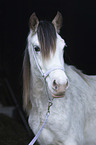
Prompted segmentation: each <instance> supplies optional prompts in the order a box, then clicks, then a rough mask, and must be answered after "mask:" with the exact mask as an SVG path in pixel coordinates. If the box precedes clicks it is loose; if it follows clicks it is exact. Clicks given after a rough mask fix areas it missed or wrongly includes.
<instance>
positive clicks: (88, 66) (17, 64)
mask: <svg viewBox="0 0 96 145" xmlns="http://www.w3.org/2000/svg"><path fill="white" fill-rule="evenodd" d="M57 11H60V12H61V13H62V15H63V27H62V29H61V33H60V34H61V36H62V37H63V38H64V39H65V41H66V44H67V48H66V49H65V62H66V63H68V64H72V65H74V66H76V67H77V68H79V69H81V70H82V71H83V72H84V73H86V74H96V5H95V2H94V1H92V0H91V1H89V0H55V1H54V0H53V1H52V0H48V1H47V0H42V1H41V0H38V1H37V0H26V1H24V0H15V1H14V0H11V1H10V0H6V1H5V0H1V1H0V77H7V78H8V80H9V82H10V83H11V85H12V88H13V90H14V92H15V94H16V95H17V96H18V95H19V96H21V95H22V62H23V56H24V49H25V47H26V38H27V35H28V31H29V24H28V23H29V17H30V15H31V14H32V12H36V14H37V16H38V18H39V19H40V20H42V19H46V20H50V21H51V20H52V19H53V18H54V17H55V15H56V13H57Z"/></svg>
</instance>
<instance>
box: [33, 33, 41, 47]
mask: <svg viewBox="0 0 96 145" xmlns="http://www.w3.org/2000/svg"><path fill="white" fill-rule="evenodd" d="M31 41H32V44H33V45H36V46H39V40H38V36H37V33H36V34H34V35H33V36H32V40H31Z"/></svg>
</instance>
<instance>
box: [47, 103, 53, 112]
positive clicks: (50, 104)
mask: <svg viewBox="0 0 96 145" xmlns="http://www.w3.org/2000/svg"><path fill="white" fill-rule="evenodd" d="M52 105H53V103H52V102H51V101H49V103H48V113H50V107H51V106H52Z"/></svg>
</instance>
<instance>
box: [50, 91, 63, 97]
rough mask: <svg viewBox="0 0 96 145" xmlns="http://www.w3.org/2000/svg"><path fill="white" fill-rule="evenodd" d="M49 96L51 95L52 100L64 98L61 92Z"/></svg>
mask: <svg viewBox="0 0 96 145" xmlns="http://www.w3.org/2000/svg"><path fill="white" fill-rule="evenodd" d="M51 95H52V97H54V98H62V97H64V96H65V92H63V93H58V94H55V93H52V92H51Z"/></svg>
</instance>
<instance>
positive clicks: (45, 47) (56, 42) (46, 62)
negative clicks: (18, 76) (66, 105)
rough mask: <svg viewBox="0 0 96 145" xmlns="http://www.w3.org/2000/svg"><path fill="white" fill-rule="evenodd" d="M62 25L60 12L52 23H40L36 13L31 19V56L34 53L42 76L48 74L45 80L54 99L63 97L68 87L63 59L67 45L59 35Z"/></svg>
mask: <svg viewBox="0 0 96 145" xmlns="http://www.w3.org/2000/svg"><path fill="white" fill-rule="evenodd" d="M61 25H62V15H61V13H60V12H58V13H57V15H56V16H55V18H54V19H53V21H52V22H48V21H39V20H38V18H37V16H36V14H35V13H33V14H32V15H31V17H30V37H29V39H28V41H29V42H30V47H29V49H30V50H29V56H30V57H32V53H34V55H35V56H34V57H35V61H36V62H37V63H38V67H39V70H40V71H41V72H42V74H47V75H46V78H45V79H46V82H47V85H48V88H49V91H50V93H51V94H52V96H53V97H63V96H64V93H65V91H66V88H67V87H68V78H67V76H66V74H65V71H64V59H63V54H64V47H65V45H66V44H65V41H64V40H63V39H62V38H61V36H60V35H59V31H60V28H61ZM31 49H33V51H34V52H32V51H31ZM34 71H35V70H34Z"/></svg>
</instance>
